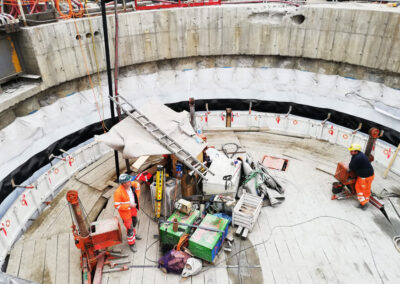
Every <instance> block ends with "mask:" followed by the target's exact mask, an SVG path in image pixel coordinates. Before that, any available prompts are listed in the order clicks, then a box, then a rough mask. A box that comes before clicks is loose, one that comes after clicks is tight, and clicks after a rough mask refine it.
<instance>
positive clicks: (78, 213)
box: [67, 190, 89, 238]
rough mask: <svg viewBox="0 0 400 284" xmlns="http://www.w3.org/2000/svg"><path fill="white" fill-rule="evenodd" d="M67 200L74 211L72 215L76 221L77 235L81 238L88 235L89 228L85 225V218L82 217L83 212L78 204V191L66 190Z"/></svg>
mask: <svg viewBox="0 0 400 284" xmlns="http://www.w3.org/2000/svg"><path fill="white" fill-rule="evenodd" d="M67 201H68V202H69V203H70V204H71V208H72V211H73V212H74V217H75V220H76V222H77V223H78V224H77V225H78V228H79V235H80V236H81V237H82V238H86V237H87V236H89V229H88V228H87V227H86V223H85V219H84V217H83V212H82V210H81V207H80V206H79V198H78V192H77V191H76V190H70V191H68V192H67Z"/></svg>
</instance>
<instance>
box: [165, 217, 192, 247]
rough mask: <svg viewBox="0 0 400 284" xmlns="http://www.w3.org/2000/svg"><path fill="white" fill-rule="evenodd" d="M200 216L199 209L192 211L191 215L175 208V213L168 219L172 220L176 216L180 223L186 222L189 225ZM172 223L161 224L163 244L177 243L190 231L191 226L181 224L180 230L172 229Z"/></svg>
mask: <svg viewBox="0 0 400 284" xmlns="http://www.w3.org/2000/svg"><path fill="white" fill-rule="evenodd" d="M199 216H200V211H199V210H194V211H192V212H191V213H190V214H189V215H187V214H184V213H181V212H179V211H178V210H175V211H174V213H172V215H171V216H170V217H169V218H168V221H171V222H172V220H173V219H174V218H176V219H177V220H178V222H179V223H184V224H188V225H192V224H193V223H194V221H196V219H197V218H198V217H199ZM172 227H173V225H172V224H162V225H161V226H160V239H161V244H163V245H165V244H170V245H177V244H178V242H179V239H180V238H181V236H182V235H183V234H187V233H189V232H190V229H191V227H189V226H183V225H179V228H178V231H177V232H174V230H173V229H172Z"/></svg>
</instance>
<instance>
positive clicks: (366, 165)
mask: <svg viewBox="0 0 400 284" xmlns="http://www.w3.org/2000/svg"><path fill="white" fill-rule="evenodd" d="M349 151H350V154H351V156H352V157H351V161H350V164H349V170H350V171H354V172H355V173H356V175H357V179H356V184H355V189H356V192H357V198H358V201H359V202H360V207H361V208H362V209H365V208H366V207H367V205H368V202H369V197H370V196H371V185H372V181H373V180H374V169H373V167H372V165H371V162H370V161H369V158H368V157H367V156H366V155H365V154H364V153H363V152H361V145H360V144H351V146H350V148H349Z"/></svg>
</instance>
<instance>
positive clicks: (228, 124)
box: [225, 108, 232, 127]
mask: <svg viewBox="0 0 400 284" xmlns="http://www.w3.org/2000/svg"><path fill="white" fill-rule="evenodd" d="M231 122H232V109H231V108H227V109H226V124H225V126H226V127H231Z"/></svg>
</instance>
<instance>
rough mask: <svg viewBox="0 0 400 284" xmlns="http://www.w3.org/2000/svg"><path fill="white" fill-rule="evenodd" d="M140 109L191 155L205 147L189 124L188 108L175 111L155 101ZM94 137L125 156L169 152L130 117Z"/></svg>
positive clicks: (128, 157) (133, 156)
mask: <svg viewBox="0 0 400 284" xmlns="http://www.w3.org/2000/svg"><path fill="white" fill-rule="evenodd" d="M140 112H141V113H142V114H144V115H145V116H146V117H147V118H148V119H150V121H151V122H153V123H154V124H155V125H157V127H158V128H160V129H161V130H163V131H164V132H165V133H166V134H167V135H169V136H170V138H171V139H173V140H175V141H176V142H177V143H178V144H179V145H180V146H181V147H183V148H184V149H185V150H186V151H188V152H189V153H190V154H191V155H192V156H194V157H197V156H198V155H199V154H200V153H201V152H202V151H203V149H204V148H205V147H206V143H205V142H204V141H203V140H201V139H199V138H198V137H197V136H196V134H195V132H194V130H193V128H192V126H191V125H190V121H189V115H188V112H186V111H183V112H180V113H177V112H175V111H173V110H171V109H170V108H168V107H166V106H165V105H163V104H161V103H158V102H152V103H149V104H147V105H145V106H143V107H141V108H140ZM95 139H96V141H100V142H103V143H105V144H106V145H108V146H109V147H111V148H112V149H114V150H117V151H119V152H121V153H122V156H123V157H124V158H125V159H131V158H136V157H140V156H144V155H149V156H150V155H162V154H172V153H171V152H170V151H169V150H168V149H167V148H165V147H164V146H163V145H162V144H160V143H159V142H158V141H157V140H156V139H155V138H154V137H153V136H152V135H151V134H150V133H149V132H147V130H145V129H144V128H143V127H142V126H141V125H140V124H138V123H137V122H136V121H134V120H133V119H132V118H130V117H127V118H125V119H124V120H122V121H121V122H119V123H118V124H116V125H115V126H114V127H113V128H111V130H110V131H109V132H107V133H105V134H103V135H100V136H95Z"/></svg>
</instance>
